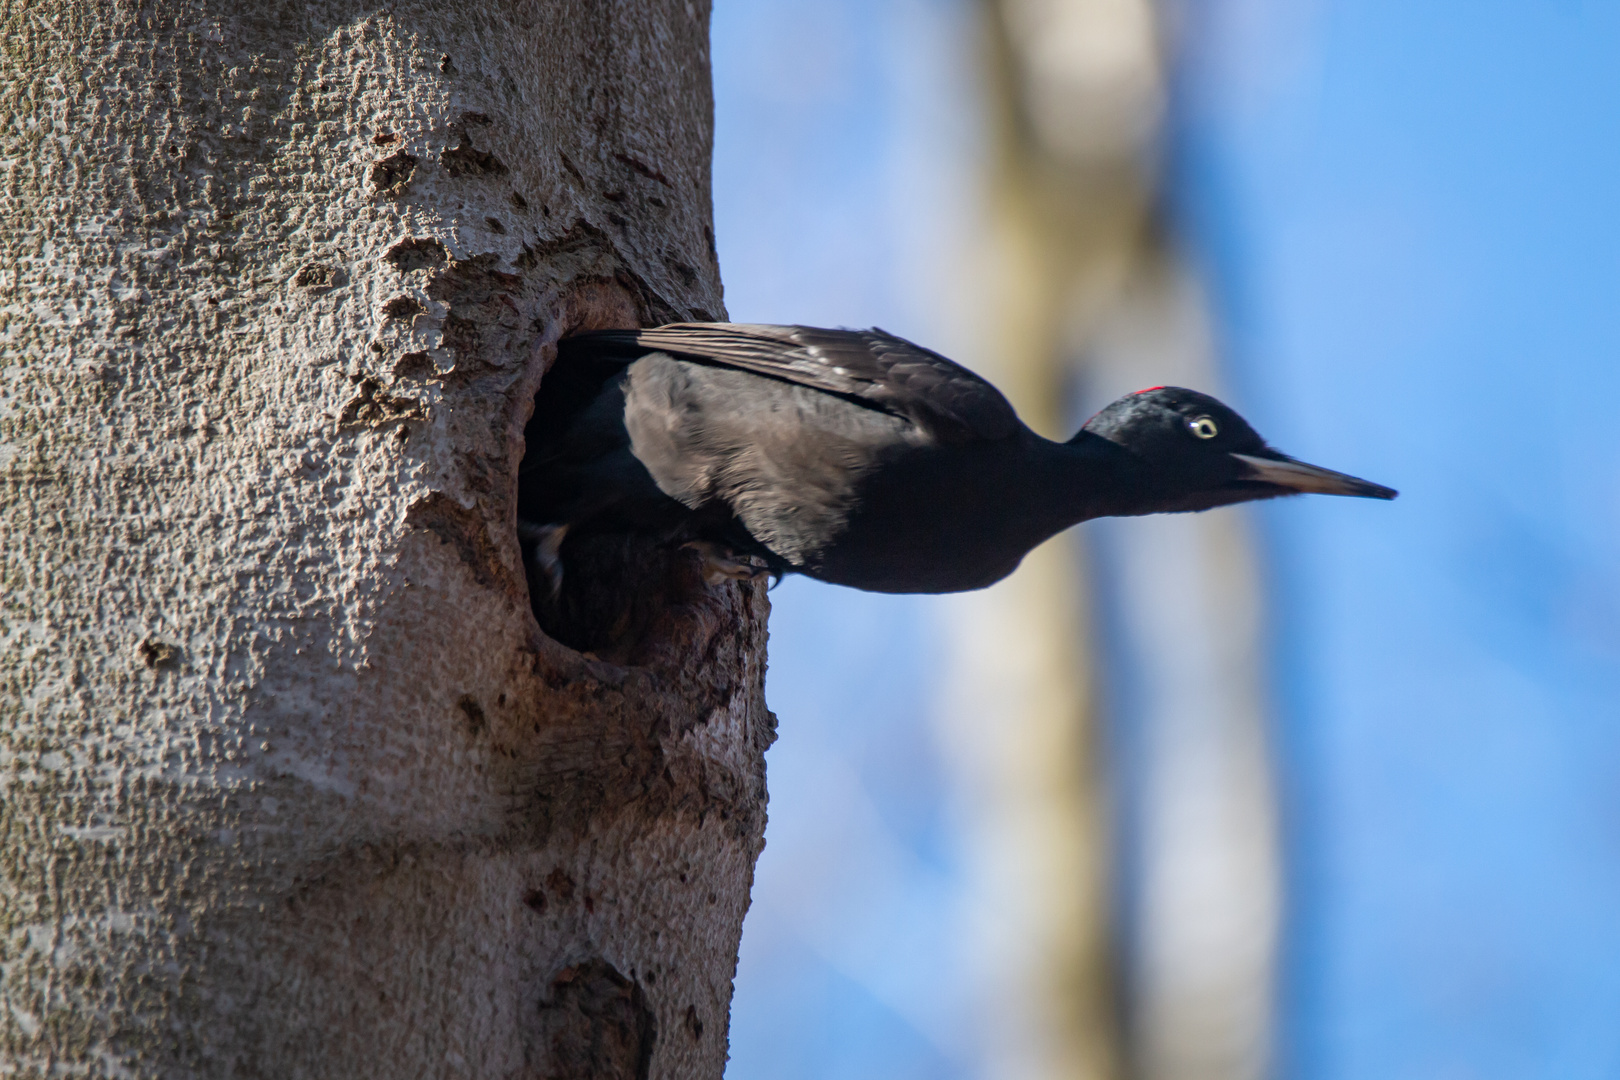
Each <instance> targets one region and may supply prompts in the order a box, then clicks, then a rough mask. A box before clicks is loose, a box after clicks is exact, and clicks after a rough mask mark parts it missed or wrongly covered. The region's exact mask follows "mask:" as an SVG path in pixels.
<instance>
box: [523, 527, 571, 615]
mask: <svg viewBox="0 0 1620 1080" xmlns="http://www.w3.org/2000/svg"><path fill="white" fill-rule="evenodd" d="M517 534H518V539H519V540H521V541H523V542H524V543H525V544H532V545H534V550H533V554H532V558H533V560H534V563H535V565H536V566H537V567H539V569H540V573H541V574H543V575H544V576H545V579H546V584H547V585H549V586H550V588H551V598H552V599H553V600H555V599H557V595H558V594H559V593H561V592H562V581H563V565H562V555H561V552H562V542H563V538H564V537H566V536H567V535H568V524H567V522H564V523H563V524H561V525H536V524H535V523H534V522H532V521H519V522H518V523H517Z"/></svg>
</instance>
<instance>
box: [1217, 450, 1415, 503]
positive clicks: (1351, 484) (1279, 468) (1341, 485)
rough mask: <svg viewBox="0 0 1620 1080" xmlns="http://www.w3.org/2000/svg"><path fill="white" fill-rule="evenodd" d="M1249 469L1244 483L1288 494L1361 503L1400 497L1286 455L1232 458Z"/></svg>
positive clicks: (1376, 486)
mask: <svg viewBox="0 0 1620 1080" xmlns="http://www.w3.org/2000/svg"><path fill="white" fill-rule="evenodd" d="M1232 456H1233V457H1235V458H1237V459H1238V460H1239V461H1241V462H1242V463H1243V464H1244V465H1246V466H1248V469H1249V475H1248V476H1245V477H1243V479H1245V480H1259V481H1261V482H1262V483H1266V484H1275V485H1276V486H1277V487H1282V488H1287V489H1288V490H1289V491H1298V492H1301V493H1307V492H1311V493H1315V494H1319V495H1354V496H1356V497H1358V498H1362V499H1393V498H1394V497H1395V496H1396V495H1398V494H1399V492H1397V491H1396V490H1395V489H1394V488H1387V487H1384V486H1383V485H1382V484H1374V483H1371V482H1370V481H1367V480H1362V479H1361V478H1359V477H1355V476H1349V475H1346V474H1345V473H1342V472H1334V471H1333V470H1332V469H1320V468H1317V467H1316V466H1315V465H1307V464H1305V463H1304V462H1303V461H1295V460H1294V459H1293V458H1291V457H1288V456H1286V455H1284V454H1278V455H1277V456H1276V457H1256V456H1254V455H1252V454H1233V455H1232Z"/></svg>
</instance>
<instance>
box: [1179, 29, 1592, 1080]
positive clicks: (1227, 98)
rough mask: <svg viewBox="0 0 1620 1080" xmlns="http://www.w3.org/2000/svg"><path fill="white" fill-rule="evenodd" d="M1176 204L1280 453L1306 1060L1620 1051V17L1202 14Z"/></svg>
mask: <svg viewBox="0 0 1620 1080" xmlns="http://www.w3.org/2000/svg"><path fill="white" fill-rule="evenodd" d="M1192 10H1193V19H1192V23H1191V28H1190V31H1189V33H1188V35H1187V39H1188V41H1190V42H1192V43H1193V44H1192V45H1191V47H1190V57H1189V59H1190V63H1189V64H1188V66H1187V68H1186V69H1185V73H1184V82H1183V94H1182V98H1181V101H1182V112H1181V116H1180V127H1179V131H1178V137H1177V141H1176V146H1177V151H1178V167H1177V170H1176V173H1175V176H1174V182H1173V187H1172V199H1173V202H1174V204H1175V206H1176V207H1177V209H1178V211H1179V216H1180V219H1181V221H1182V222H1183V224H1184V225H1185V226H1186V228H1187V231H1188V233H1190V235H1191V237H1192V239H1193V247H1194V249H1195V250H1196V251H1198V252H1199V253H1200V254H1201V255H1202V257H1203V261H1204V265H1205V268H1206V272H1207V278H1208V280H1210V281H1211V282H1212V283H1213V285H1214V288H1215V290H1216V292H1217V295H1218V296H1219V297H1220V305H1219V306H1220V311H1219V314H1220V316H1221V319H1220V323H1221V326H1222V327H1223V331H1224V337H1225V346H1226V354H1227V358H1228V361H1229V369H1230V370H1231V371H1232V373H1233V375H1234V376H1235V379H1236V381H1237V382H1238V383H1239V385H1241V386H1242V387H1243V388H1244V390H1245V392H1246V397H1247V400H1248V401H1249V402H1251V403H1252V405H1253V411H1254V413H1255V417H1254V418H1255V420H1256V422H1257V424H1258V426H1260V427H1261V429H1262V430H1265V431H1267V432H1269V433H1272V434H1273V437H1274V438H1275V439H1276V440H1277V441H1278V443H1279V444H1280V445H1283V446H1285V447H1290V448H1297V449H1299V450H1300V451H1301V452H1303V451H1304V449H1305V448H1306V447H1309V449H1310V453H1311V454H1313V455H1317V456H1319V457H1320V458H1321V459H1322V460H1331V461H1334V462H1336V463H1340V467H1343V468H1347V469H1350V470H1351V471H1355V472H1358V473H1361V474H1362V475H1368V476H1374V477H1377V478H1378V479H1380V480H1382V481H1384V482H1386V483H1391V484H1394V485H1396V486H1398V487H1400V488H1401V489H1402V491H1403V495H1402V499H1401V501H1400V502H1399V503H1397V504H1395V506H1394V507H1393V508H1391V509H1392V510H1393V511H1394V512H1393V513H1391V514H1388V515H1367V514H1358V513H1355V512H1354V508H1353V507H1351V506H1347V505H1344V504H1336V503H1333V502H1332V501H1329V500H1319V501H1317V502H1314V503H1310V504H1308V505H1305V506H1303V507H1295V506H1289V507H1287V508H1286V509H1283V508H1268V509H1267V511H1266V514H1265V516H1266V520H1267V524H1268V526H1269V531H1268V539H1269V549H1270V550H1269V554H1270V556H1271V559H1270V566H1271V567H1272V572H1273V575H1272V576H1273V584H1274V595H1275V597H1276V602H1275V604H1274V635H1273V640H1274V649H1273V656H1274V671H1275V673H1276V681H1277V685H1278V687H1279V691H1280V694H1281V700H1282V702H1283V705H1284V708H1283V714H1282V722H1281V725H1280V730H1279V733H1278V734H1279V736H1280V738H1279V763H1280V774H1281V776H1282V778H1283V781H1284V784H1285V789H1286V791H1287V794H1288V800H1287V804H1286V806H1285V809H1286V811H1287V821H1288V824H1289V845H1288V859H1289V868H1290V878H1289V886H1290V888H1289V892H1290V911H1291V921H1290V927H1289V933H1288V936H1287V941H1286V953H1285V955H1286V958H1287V968H1286V976H1285V979H1284V983H1283V987H1282V992H1281V997H1280V1000H1281V1007H1282V1010H1283V1025H1282V1032H1283V1041H1284V1046H1283V1054H1284V1057H1283V1072H1284V1074H1286V1075H1299V1076H1311V1077H1325V1078H1331V1077H1384V1078H1399V1077H1414V1078H1416V1077H1451V1076H1456V1077H1503V1078H1506V1077H1517V1076H1529V1075H1536V1076H1558V1077H1599V1076H1614V1075H1617V1074H1620V1024H1616V1023H1615V1022H1614V1017H1616V1016H1620V859H1617V858H1616V856H1617V855H1620V559H1617V556H1620V452H1617V450H1616V447H1615V443H1614V439H1613V434H1612V433H1613V429H1614V419H1613V416H1612V412H1613V405H1612V403H1613V402H1614V401H1615V400H1616V391H1617V390H1620V216H1617V215H1616V213H1615V210H1614V206H1615V201H1616V197H1617V196H1620V8H1617V7H1615V6H1614V5H1612V4H1611V5H1601V4H1591V3H1585V4H1583V3H1546V4H1532V3H1516V4H1508V3H1461V2H1450V3H1433V4H1421V5H1414V4H1406V3H1396V2H1389V0H1358V2H1356V3H1349V2H1343V3H1322V4H1310V5H1305V4H1300V3H1283V2H1279V0H1242V2H1236V0H1234V2H1230V3H1207V4H1199V5H1195V6H1194V8H1193V9H1192Z"/></svg>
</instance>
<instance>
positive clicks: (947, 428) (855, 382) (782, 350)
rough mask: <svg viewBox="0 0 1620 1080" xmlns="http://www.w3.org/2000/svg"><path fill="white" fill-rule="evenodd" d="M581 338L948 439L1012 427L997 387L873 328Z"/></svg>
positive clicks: (984, 436)
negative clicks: (730, 371) (806, 390)
mask: <svg viewBox="0 0 1620 1080" xmlns="http://www.w3.org/2000/svg"><path fill="white" fill-rule="evenodd" d="M581 339H584V340H589V341H592V342H598V341H599V342H602V343H604V344H615V345H621V346H630V345H634V346H636V347H638V348H642V349H647V350H657V351H659V352H667V353H671V354H673V355H676V356H680V357H683V358H687V359H693V360H697V361H700V362H703V363H711V364H717V365H721V366H724V367H733V368H738V369H741V370H743V371H751V372H753V373H755V374H758V375H766V376H769V377H771V378H775V379H782V380H785V381H787V382H792V383H798V384H800V385H801V386H809V387H814V388H815V389H817V390H822V391H825V392H827V393H829V394H838V395H840V396H843V397H847V398H851V399H854V400H855V401H858V402H860V403H862V404H864V405H866V406H868V407H870V408H875V409H881V410H883V411H885V412H889V413H892V414H894V415H896V416H902V417H905V418H906V419H908V420H910V421H912V422H913V423H915V424H917V425H918V426H920V427H922V428H924V429H926V430H928V431H930V432H932V433H933V434H934V435H935V436H936V437H938V438H940V439H943V440H945V441H948V442H971V441H975V440H997V439H1004V438H1006V437H1008V436H1009V435H1011V434H1013V433H1014V432H1015V431H1016V430H1017V429H1018V427H1019V422H1018V416H1017V414H1016V413H1015V412H1014V411H1013V407H1012V405H1011V404H1009V403H1008V401H1007V399H1006V398H1005V397H1003V396H1002V395H1001V391H999V390H997V389H996V388H995V387H994V386H991V385H990V384H989V383H988V382H985V381H984V380H983V379H981V378H980V377H979V376H977V375H975V374H974V373H973V372H971V371H969V370H968V369H967V368H965V367H963V366H962V365H960V364H957V363H955V362H953V361H951V360H947V359H946V358H945V357H943V356H941V355H939V354H938V353H936V352H933V351H931V350H929V349H925V348H923V347H922V346H920V345H915V344H913V343H911V342H909V341H907V340H905V339H904V338H900V337H896V336H894V335H893V334H890V333H887V332H885V331H883V330H879V329H876V328H874V329H871V330H823V329H819V328H816V327H811V326H765V325H759V324H750V323H672V324H670V325H668V326H660V327H656V328H653V329H648V330H604V331H597V332H595V333H592V334H582V335H580V336H579V338H576V339H571V340H575V341H579V340H581Z"/></svg>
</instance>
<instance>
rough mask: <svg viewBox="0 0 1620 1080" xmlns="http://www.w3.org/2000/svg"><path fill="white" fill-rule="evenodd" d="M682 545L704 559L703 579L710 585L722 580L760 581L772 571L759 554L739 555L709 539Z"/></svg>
mask: <svg viewBox="0 0 1620 1080" xmlns="http://www.w3.org/2000/svg"><path fill="white" fill-rule="evenodd" d="M681 547H683V548H691V549H692V550H693V551H695V552H697V553H698V557H699V558H700V559H702V560H703V581H704V583H705V584H708V585H718V584H720V583H721V582H722V581H758V580H759V579H760V578H762V577H764V576H765V575H766V574H768V573H770V572H771V568H770V567H769V566H767V565H766V564H765V560H764V559H761V558H760V557H759V556H758V555H738V554H737V553H735V552H733V551H731V550H729V549H728V548H726V547H725V546H723V545H721V544H715V543H711V542H710V541H708V540H692V541H690V542H688V543H685V544H682V545H681Z"/></svg>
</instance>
